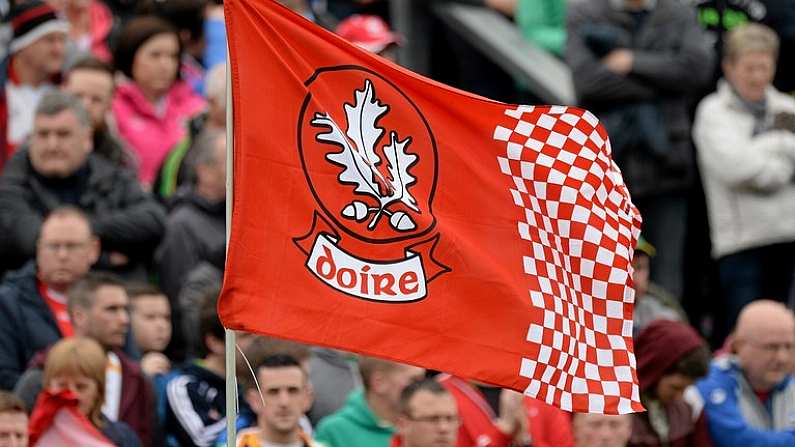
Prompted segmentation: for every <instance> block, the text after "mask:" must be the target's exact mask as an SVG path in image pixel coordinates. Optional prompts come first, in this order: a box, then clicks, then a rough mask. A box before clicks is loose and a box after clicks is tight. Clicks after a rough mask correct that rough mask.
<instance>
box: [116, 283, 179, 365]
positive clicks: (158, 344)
mask: <svg viewBox="0 0 795 447" xmlns="http://www.w3.org/2000/svg"><path fill="white" fill-rule="evenodd" d="M127 296H129V298H130V325H131V327H132V333H133V337H134V338H135V344H136V345H137V346H138V349H139V350H141V352H143V353H148V352H163V350H164V349H166V346H168V342H169V341H171V304H170V303H169V302H168V297H166V295H165V294H163V292H161V291H160V290H159V289H158V288H157V287H154V286H150V285H149V284H135V285H131V286H128V287H127Z"/></svg>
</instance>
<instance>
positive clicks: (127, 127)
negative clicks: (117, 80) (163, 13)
mask: <svg viewBox="0 0 795 447" xmlns="http://www.w3.org/2000/svg"><path fill="white" fill-rule="evenodd" d="M181 53H182V49H181V44H180V40H179V36H178V35H177V32H176V30H175V29H174V28H173V27H172V26H171V25H170V24H169V23H168V22H166V21H164V20H163V19H160V18H157V17H152V16H139V17H135V18H134V19H132V20H130V22H129V23H128V24H127V25H126V27H125V28H124V29H123V30H122V32H121V35H120V37H119V45H118V48H117V49H116V52H115V61H116V67H117V68H118V69H119V70H120V71H121V72H122V73H123V74H124V75H125V76H126V77H127V80H126V81H125V82H124V83H122V84H121V85H119V86H118V88H117V89H116V97H115V98H114V100H113V115H114V116H115V118H116V124H117V125H118V128H119V133H120V135H121V137H122V138H123V139H124V140H125V141H126V142H127V143H128V144H129V146H130V147H131V148H132V150H133V151H134V152H135V153H136V155H137V157H138V159H139V161H140V165H139V167H138V168H139V172H138V175H139V178H140V180H141V182H142V183H143V185H144V186H145V187H146V188H151V185H152V182H153V180H154V179H155V175H156V174H157V169H158V168H159V167H160V164H161V163H162V161H163V159H164V157H165V156H166V154H167V153H168V151H169V150H171V149H172V148H173V147H175V146H176V145H177V143H178V142H179V141H180V140H181V139H182V138H183V137H184V136H185V127H184V122H185V121H187V120H189V119H190V118H191V117H193V116H195V115H197V114H198V113H200V112H201V111H202V110H203V109H204V106H205V104H204V100H203V99H202V98H201V97H200V96H198V95H196V94H195V93H194V92H193V91H192V90H191V87H190V85H188V84H187V83H186V82H184V81H182V80H181V79H180V78H179V75H178V74H179V57H180V54H181Z"/></svg>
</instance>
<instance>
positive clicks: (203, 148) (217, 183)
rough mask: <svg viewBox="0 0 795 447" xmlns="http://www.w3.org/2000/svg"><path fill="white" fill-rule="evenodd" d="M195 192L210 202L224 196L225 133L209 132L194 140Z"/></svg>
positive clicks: (219, 199) (221, 198)
mask: <svg viewBox="0 0 795 447" xmlns="http://www.w3.org/2000/svg"><path fill="white" fill-rule="evenodd" d="M194 149H195V151H196V192H197V193H198V194H199V195H201V196H202V197H204V198H205V199H207V200H209V201H211V202H217V201H221V200H223V199H224V198H225V197H226V135H224V134H223V133H216V132H209V133H207V134H206V135H204V136H203V137H202V138H199V139H198V140H197V141H196V145H195V146H194Z"/></svg>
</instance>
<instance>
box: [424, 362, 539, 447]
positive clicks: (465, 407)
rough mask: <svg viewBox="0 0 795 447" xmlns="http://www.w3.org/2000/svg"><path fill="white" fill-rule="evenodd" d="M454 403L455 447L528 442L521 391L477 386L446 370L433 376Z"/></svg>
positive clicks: (479, 446)
mask: <svg viewBox="0 0 795 447" xmlns="http://www.w3.org/2000/svg"><path fill="white" fill-rule="evenodd" d="M437 380H438V381H439V383H441V384H442V385H443V386H444V387H445V388H446V389H447V391H449V392H450V394H452V395H453V397H454V398H455V400H456V404H457V405H458V414H459V416H460V417H461V427H460V428H459V430H458V441H457V443H456V445H457V446H458V447H501V446H509V445H511V443H512V442H516V443H519V445H524V444H521V443H522V442H524V443H525V444H527V443H528V442H530V440H529V439H528V436H529V435H528V432H529V429H528V426H527V425H528V417H527V412H526V411H525V405H524V403H523V400H524V398H523V397H522V395H521V394H519V393H515V392H512V391H508V390H501V389H499V388H494V387H487V386H478V385H476V384H474V383H471V382H467V381H465V380H463V379H461V378H458V377H455V376H451V375H449V374H440V375H439V376H438V377H437Z"/></svg>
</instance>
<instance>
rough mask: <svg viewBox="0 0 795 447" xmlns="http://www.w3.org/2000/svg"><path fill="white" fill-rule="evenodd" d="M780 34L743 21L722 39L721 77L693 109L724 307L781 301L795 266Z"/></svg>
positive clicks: (793, 119) (794, 202)
mask: <svg viewBox="0 0 795 447" xmlns="http://www.w3.org/2000/svg"><path fill="white" fill-rule="evenodd" d="M778 53H779V39H778V37H777V36H776V34H775V33H774V32H773V30H771V29H770V28H768V27H766V26H764V25H759V24H746V25H742V26H739V27H737V28H735V29H733V30H732V31H731V32H730V33H729V34H728V36H727V37H726V39H725V49H724V53H723V64H722V65H723V73H724V78H723V79H721V81H720V83H719V85H718V91H717V92H715V93H713V94H711V95H709V96H707V97H706V98H704V100H703V101H702V102H701V104H700V105H699V107H698V111H697V113H696V120H695V126H694V128H693V139H694V141H695V143H696V148H697V152H698V161H699V165H700V167H701V176H702V178H703V182H704V192H705V193H706V198H707V209H708V215H709V224H710V231H711V236H712V254H713V257H714V258H715V259H716V260H717V263H718V273H719V277H720V285H721V294H722V296H723V299H724V300H725V305H724V307H725V308H726V309H727V313H728V315H726V318H721V319H719V321H723V322H724V323H726V325H727V326H726V328H723V329H724V331H725V330H727V329H730V328H731V327H733V326H734V322H735V321H736V319H737V315H738V314H739V312H740V309H742V308H743V307H744V306H745V305H746V304H748V303H750V302H751V301H753V300H756V299H759V298H763V297H766V298H774V299H776V300H779V301H785V300H786V299H787V297H788V295H789V291H790V286H791V284H792V273H793V267H795V182H794V181H793V180H795V99H793V98H792V97H791V96H788V95H785V94H783V93H781V92H779V91H778V90H776V89H775V88H774V87H773V85H772V83H773V77H774V75H775V73H776V62H777V59H778Z"/></svg>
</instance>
